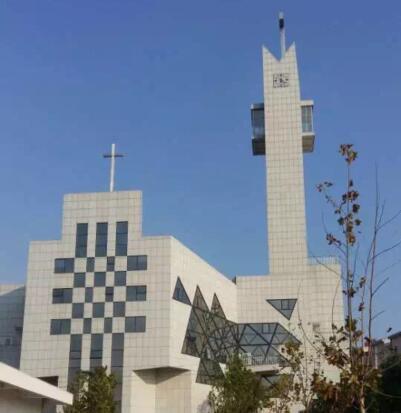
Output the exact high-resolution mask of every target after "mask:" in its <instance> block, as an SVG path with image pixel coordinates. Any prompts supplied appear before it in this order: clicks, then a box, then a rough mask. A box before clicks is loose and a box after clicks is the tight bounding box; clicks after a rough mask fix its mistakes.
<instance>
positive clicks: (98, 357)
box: [89, 334, 103, 370]
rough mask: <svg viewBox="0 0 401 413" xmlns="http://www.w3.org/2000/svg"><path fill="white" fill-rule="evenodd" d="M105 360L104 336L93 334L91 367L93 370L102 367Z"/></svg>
mask: <svg viewBox="0 0 401 413" xmlns="http://www.w3.org/2000/svg"><path fill="white" fill-rule="evenodd" d="M102 358H103V334H92V337H91V351H90V360H89V365H90V368H91V370H92V369H94V368H95V367H101V365H102Z"/></svg>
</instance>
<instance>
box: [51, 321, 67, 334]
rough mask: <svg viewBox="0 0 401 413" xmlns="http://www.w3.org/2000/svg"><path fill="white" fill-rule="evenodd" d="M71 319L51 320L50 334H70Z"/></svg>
mask: <svg viewBox="0 0 401 413" xmlns="http://www.w3.org/2000/svg"><path fill="white" fill-rule="evenodd" d="M70 332H71V320H70V319H53V320H50V334H51V335H61V334H70Z"/></svg>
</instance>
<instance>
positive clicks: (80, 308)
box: [72, 303, 84, 318]
mask: <svg viewBox="0 0 401 413" xmlns="http://www.w3.org/2000/svg"><path fill="white" fill-rule="evenodd" d="M83 316H84V304H83V303H74V304H73V305H72V318H83Z"/></svg>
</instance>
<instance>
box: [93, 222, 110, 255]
mask: <svg viewBox="0 0 401 413" xmlns="http://www.w3.org/2000/svg"><path fill="white" fill-rule="evenodd" d="M107 233H108V225H107V222H98V223H97V224H96V249H95V255H96V257H106V256H107Z"/></svg>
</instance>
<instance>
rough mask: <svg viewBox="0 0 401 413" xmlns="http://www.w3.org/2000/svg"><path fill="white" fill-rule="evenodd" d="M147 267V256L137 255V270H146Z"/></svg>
mask: <svg viewBox="0 0 401 413" xmlns="http://www.w3.org/2000/svg"><path fill="white" fill-rule="evenodd" d="M147 269H148V256H147V255H138V270H147Z"/></svg>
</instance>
